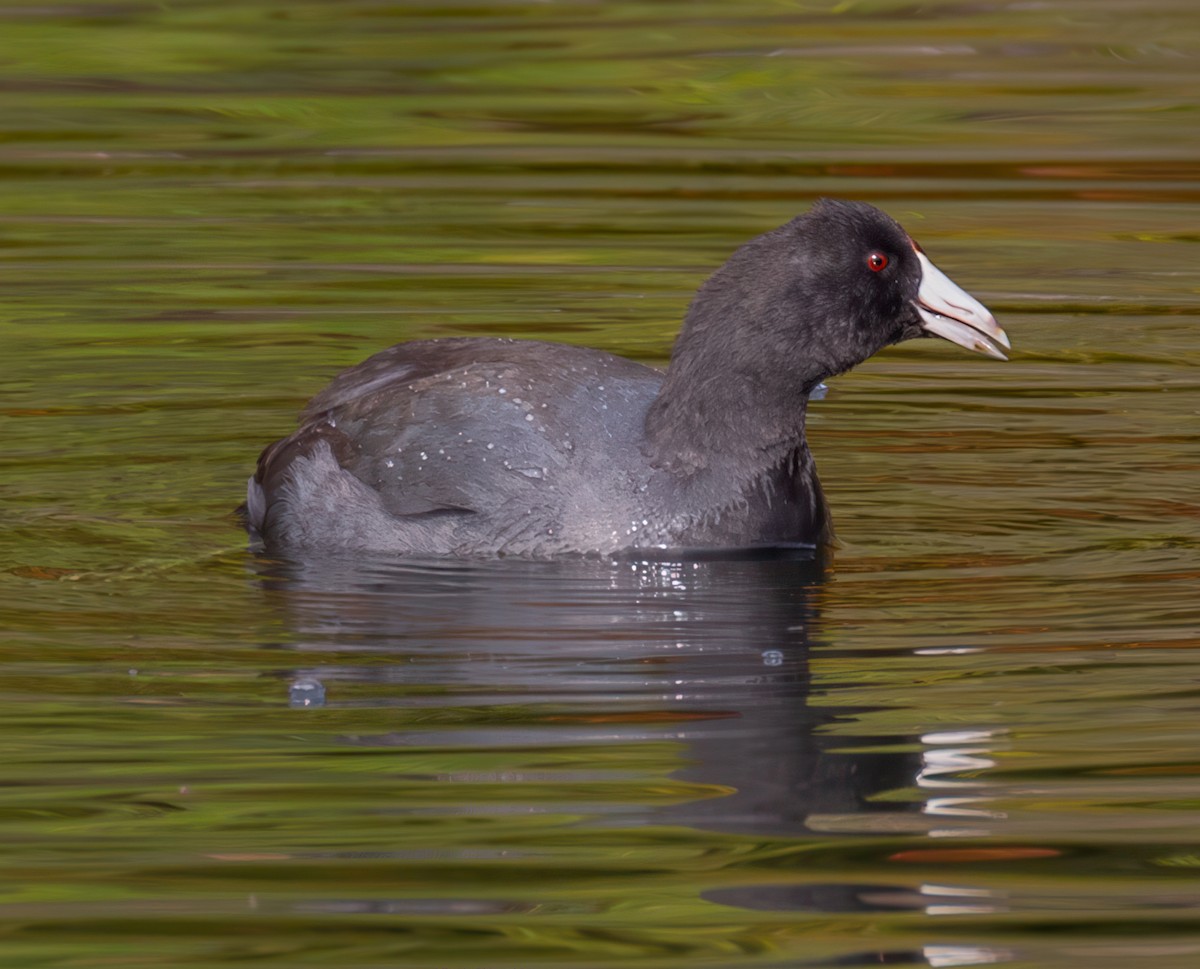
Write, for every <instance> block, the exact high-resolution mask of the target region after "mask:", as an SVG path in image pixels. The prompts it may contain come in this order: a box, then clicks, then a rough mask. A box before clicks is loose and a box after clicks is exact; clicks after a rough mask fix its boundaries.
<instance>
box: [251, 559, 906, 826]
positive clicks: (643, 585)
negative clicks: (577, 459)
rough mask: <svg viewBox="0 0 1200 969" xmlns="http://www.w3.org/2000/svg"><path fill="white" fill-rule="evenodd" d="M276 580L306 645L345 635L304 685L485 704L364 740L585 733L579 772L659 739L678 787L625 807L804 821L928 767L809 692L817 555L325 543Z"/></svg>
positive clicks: (607, 768) (269, 583)
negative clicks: (436, 722)
mask: <svg viewBox="0 0 1200 969" xmlns="http://www.w3.org/2000/svg"><path fill="white" fill-rule="evenodd" d="M262 578H263V581H264V584H265V586H266V588H267V589H268V590H269V592H270V595H271V597H272V599H273V600H274V601H275V602H276V603H277V604H278V605H279V606H280V607H281V608H282V609H283V611H284V612H285V613H286V616H287V619H288V621H289V623H290V624H291V625H292V626H293V628H294V630H295V635H296V638H297V642H298V645H301V646H303V647H304V648H305V649H320V650H321V651H322V652H328V651H331V650H332V651H345V653H344V655H345V661H344V662H338V663H336V664H333V665H327V666H324V667H316V668H310V669H307V670H303V671H301V672H300V673H299V674H298V678H299V682H300V685H301V687H302V688H301V690H300V692H299V694H298V695H299V696H300V697H301V699H303V698H305V697H307V698H308V699H309V700H311V699H312V697H314V696H317V695H319V694H318V693H317V692H316V691H317V690H318V689H324V690H326V691H327V692H328V694H329V702H331V703H333V704H336V703H338V702H339V698H338V693H339V690H338V687H337V684H338V682H339V681H345V680H369V681H370V682H372V683H375V684H394V685H395V687H396V695H395V697H394V699H389V700H387V701H386V702H388V703H391V704H394V705H396V706H397V707H403V706H406V705H409V704H413V703H420V704H436V706H438V707H439V708H443V709H445V710H449V711H452V710H454V709H455V708H463V707H469V708H470V709H471V710H472V711H473V714H472V716H471V717H470V718H469V721H470V722H469V723H468V724H467V725H461V724H460V725H456V726H455V727H454V728H453V729H437V728H432V727H429V726H425V725H421V724H416V725H413V726H410V727H408V728H405V729H401V730H398V731H396V732H394V733H389V734H386V735H375V736H362V737H357V738H355V739H354V740H353V741H352V742H353V743H356V744H368V745H379V746H395V747H396V748H397V749H403V748H406V747H412V746H439V747H441V746H447V745H453V746H454V747H457V748H468V749H473V750H478V751H494V752H503V751H506V750H511V749H518V748H530V747H553V748H562V747H579V748H583V749H587V750H589V751H591V754H590V755H589V761H590V763H589V764H588V765H581V766H580V767H579V768H578V769H577V770H576V771H574V772H573V773H572V775H571V776H572V778H573V783H581V782H586V781H588V780H595V781H606V782H607V781H611V780H612V778H613V776H614V773H613V772H614V771H616V772H617V774H618V775H622V776H624V775H625V774H628V772H629V770H630V763H629V762H626V760H624V759H623V758H624V757H625V756H626V755H627V754H629V752H631V751H637V750H638V749H643V750H648V749H651V748H653V749H654V750H655V751H657V753H656V755H655V757H654V764H655V767H656V770H661V771H662V773H664V774H665V773H669V775H670V781H669V782H668V788H669V790H670V792H671V800H672V803H670V804H669V805H665V806H663V805H661V804H657V805H655V804H650V805H647V804H645V803H644V798H641V797H640V796H637V795H635V796H633V797H631V800H630V801H629V802H625V803H615V804H611V805H608V806H604V805H599V806H597V810H598V811H601V812H604V813H608V814H619V815H620V816H621V823H622V824H674V825H687V826H691V827H699V828H706V829H713V830H717V829H719V830H723V831H730V832H747V833H757V834H764V835H767V834H770V835H793V834H801V833H805V832H808V831H810V830H811V828H810V826H809V824H808V819H809V818H810V817H811V816H812V815H823V816H824V815H845V814H849V813H854V812H863V811H870V810H872V809H873V808H872V805H871V798H872V797H873V796H874V795H876V794H878V793H879V792H881V791H887V790H891V789H895V788H902V787H906V786H911V785H912V784H913V778H914V775H915V773H916V771H917V769H918V767H919V764H918V762H917V761H916V759H915V755H911V754H896V753H871V754H860V753H847V752H844V751H842V750H840V749H838V748H839V744H838V743H837V742H836V741H835V739H834V738H832V737H827V736H824V735H823V734H822V733H821V732H820V728H821V727H823V726H825V725H828V724H830V723H831V722H833V721H834V720H835V719H836V718H837V717H839V716H846V715H847V714H848V713H850V712H852V711H847V710H844V709H838V708H836V707H835V706H832V705H831V706H829V707H813V706H810V705H809V702H808V700H809V692H810V688H811V684H810V677H809V650H810V646H811V644H812V642H813V638H814V636H815V635H816V627H817V625H818V623H819V614H818V604H819V598H820V594H821V583H822V569H821V566H820V565H819V564H818V563H817V562H815V561H812V560H807V561H805V560H793V561H788V560H781V559H774V560H747V559H715V560H707V561H677V562H670V561H662V562H645V561H637V562H634V561H627V562H609V561H587V560H574V561H560V562H554V563H532V562H525V563H519V562H513V561H508V562H505V563H475V564H467V563H463V562H449V561H446V560H438V561H433V562H423V563H416V562H396V561H388V562H376V563H370V562H366V563H364V562H361V561H356V562H349V561H346V560H337V559H334V560H330V559H325V560H323V561H320V562H313V561H307V562H306V563H304V564H293V565H290V566H284V565H280V564H277V563H275V564H264V566H263V570H262ZM363 652H365V653H368V654H369V655H370V656H371V657H372V660H373V661H372V662H371V664H370V665H369V666H367V665H364V664H361V663H358V662H356V660H357V658H358V656H359V655H360V654H361V653H363ZM393 655H394V656H395V658H396V661H395V662H394V663H389V662H380V657H381V656H393ZM414 687H419V688H420V691H421V692H420V693H419V695H414V692H413V688H414ZM430 690H437V691H438V692H437V693H436V695H435V696H432V697H431V696H430V695H429V691H430ZM294 695H297V694H295V692H294ZM488 710H492V711H494V712H495V714H496V715H495V716H494V717H489V716H488V715H487V711H488ZM664 744H665V745H666V746H665V747H664V746H663V745H664ZM663 751H667V752H668V753H667V754H664V753H663ZM614 752H618V753H614ZM621 752H623V753H621ZM664 756H666V758H667V759H666V760H665V761H664V759H663V758H664ZM638 762H639V758H637V757H634V758H633V763H635V764H636V763H638ZM639 771H640V768H639V769H636V770H635V773H639ZM639 776H640V774H639ZM520 778H521V773H520V771H519V770H517V771H515V772H514V771H507V772H506V780H507V781H509V782H519V781H520ZM656 783H659V786H660V787H661V775H660V781H659V782H656ZM636 788H637V785H631V787H630V790H631V793H632V792H633V791H634V790H635V789H636ZM606 790H607V791H609V792H610V793H611V788H610V787H606ZM655 800H657V801H660V800H661V798H656V799H655ZM887 810H888V811H891V812H895V811H896V810H898V808H897V806H896V805H894V804H892V805H888V807H887Z"/></svg>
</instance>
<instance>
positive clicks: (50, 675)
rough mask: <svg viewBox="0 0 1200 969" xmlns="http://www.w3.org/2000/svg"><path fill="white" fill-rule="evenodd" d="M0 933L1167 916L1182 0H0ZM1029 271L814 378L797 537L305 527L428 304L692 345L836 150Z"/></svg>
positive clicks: (1136, 928) (1124, 954)
mask: <svg viewBox="0 0 1200 969" xmlns="http://www.w3.org/2000/svg"><path fill="white" fill-rule="evenodd" d="M0 36H3V38H4V40H3V42H2V44H3V47H4V49H5V51H6V52H7V54H6V56H5V57H4V58H3V59H0V300H2V302H0V307H2V309H0V352H2V353H3V359H4V364H3V368H2V369H0V427H2V431H0V433H2V440H3V442H4V445H5V446H4V448H3V452H2V453H0V644H2V652H0V663H2V667H0V669H2V674H3V676H2V679H0V684H2V687H0V688H2V689H3V699H4V703H3V705H2V706H0V744H2V745H3V754H4V756H3V758H2V761H3V766H2V767H0V785H2V786H0V825H2V828H0V830H2V833H3V835H4V837H3V838H2V839H0V842H2V843H3V845H4V848H3V849H2V850H3V855H4V870H5V875H6V877H5V878H4V887H3V890H2V892H0V931H2V932H3V936H2V937H0V938H2V940H3V942H2V945H0V966H12V967H14V969H15V967H20V969H27V967H31V966H47V967H87V966H112V965H120V966H138V965H147V966H160V965H161V966H168V965H169V966H213V967H216V966H228V965H231V964H244V963H246V962H249V961H253V962H255V963H256V964H260V965H268V966H288V967H291V966H299V965H325V966H338V967H344V966H392V965H406V966H418V967H431V969H432V967H447V966H462V967H484V966H486V967H489V969H491V967H501V966H514V967H515V966H521V967H525V966H562V967H598V969H607V967H615V966H620V967H625V966H629V967H634V966H637V967H642V966H644V967H655V969H659V967H661V969H675V967H679V966H684V965H687V966H695V965H699V966H713V967H717V966H729V967H732V966H738V967H743V966H763V967H776V966H789V967H791V966H834V965H877V964H880V963H909V964H917V965H930V966H959V965H979V964H992V963H994V964H1009V965H1013V966H1021V967H1024V966H1037V967H1048V969H1050V967H1052V969H1059V967H1074V966H1081V967H1082V966H1086V967H1096V966H1100V967H1103V966H1112V967H1114V969H1116V967H1125V966H1129V965H1143V964H1145V965H1155V966H1162V967H1167V969H1172V967H1176V966H1177V967H1181V969H1182V967H1191V966H1194V965H1195V964H1196V961H1197V959H1198V958H1200V934H1198V932H1197V925H1198V924H1200V922H1198V920H1197V908H1198V906H1200V880H1198V878H1197V876H1198V874H1200V871H1198V869H1200V834H1198V832H1200V817H1198V814H1197V806H1198V805H1200V765H1198V764H1197V758H1196V750H1197V749H1198V747H1200V735H1198V729H1197V724H1198V722H1200V721H1198V719H1197V713H1196V711H1197V697H1198V695H1200V694H1198V689H1197V684H1198V682H1200V660H1197V658H1196V654H1195V653H1194V652H1193V650H1194V649H1195V648H1196V647H1197V646H1198V645H1200V596H1198V595H1197V589H1198V588H1200V565H1198V562H1200V555H1198V552H1200V475H1198V473H1197V472H1198V471H1200V457H1198V455H1200V380H1198V379H1197V373H1198V370H1197V367H1198V366H1200V329H1198V321H1197V314H1198V310H1200V269H1198V268H1197V267H1198V265H1200V263H1198V260H1197V241H1198V240H1200V235H1198V234H1197V229H1196V226H1197V225H1198V224H1200V204H1198V203H1200V177H1198V176H1200V162H1197V156H1196V106H1195V98H1194V96H1193V94H1194V92H1195V90H1196V85H1197V80H1198V78H1197V63H1198V61H1197V57H1198V56H1200V14H1198V13H1197V12H1196V11H1195V5H1194V4H1193V3H1191V2H1190V0H1188V2H1184V0H1175V2H1171V0H1154V2H1151V3H1147V4H1141V5H1139V6H1138V8H1137V12H1136V15H1135V14H1133V13H1131V12H1130V8H1129V5H1128V4H1124V3H1108V2H1103V0H1078V2H1071V0H1057V2H1055V0H1048V2H1045V3H1037V4H1030V3H1016V2H999V3H989V4H983V3H979V4H974V3H941V2H934V3H925V4H911V3H893V2H877V3H874V2H873V3H867V2H860V3H855V2H846V3H838V4H835V3H821V4H817V3H811V4H795V3H782V2H778V3H776V2H767V0H754V2H747V3H739V4H718V3H689V4H680V3H672V2H666V0H662V2H639V3H605V4H592V3H566V2H564V3H511V4H504V5H499V4H496V5H474V4H458V3H440V4H426V5H420V4H386V3H374V2H359V0H352V2H347V3H339V4H324V3H307V4H306V3H289V4H286V5H281V4H275V3H262V2H250V3H243V4H239V5H236V6H234V5H229V4H218V3H208V2H191V3H177V4H150V3H140V2H136V0H135V2H131V3H123V4H113V3H77V4H71V5H65V6H33V5H9V6H7V7H5V8H4V9H3V10H0ZM820 195H837V196H845V197H853V198H861V199H865V200H868V201H871V202H874V203H876V204H879V205H881V206H883V207H884V208H886V209H887V210H888V211H889V212H890V213H892V214H893V215H895V216H896V217H897V218H898V219H899V220H900V221H901V222H902V223H904V225H905V226H906V227H907V228H908V229H909V230H910V231H911V232H912V233H913V234H914V235H915V236H916V237H917V238H918V239H919V240H920V241H921V243H922V245H923V246H924V247H925V249H926V250H927V251H928V252H929V253H930V254H931V255H932V256H933V257H934V258H935V259H936V260H937V261H938V263H939V264H940V265H941V266H942V268H944V269H945V270H946V271H947V272H949V273H950V275H952V276H953V277H954V278H955V279H956V281H958V282H960V283H962V284H963V285H964V286H965V287H966V288H968V289H969V290H970V291H971V292H973V293H974V294H975V295H977V296H978V297H980V298H981V299H982V300H983V301H984V302H986V303H987V304H988V305H989V306H990V307H991V308H992V309H993V310H995V311H996V314H997V316H998V317H999V318H1000V320H1001V322H1002V324H1003V325H1004V326H1005V328H1006V329H1007V330H1008V332H1009V334H1010V335H1011V336H1012V338H1013V341H1014V345H1015V347H1016V351H1015V352H1014V354H1013V359H1012V360H1011V361H1010V362H1009V363H1007V364H999V363H997V362H995V361H990V360H986V359H982V358H979V357H975V356H972V355H969V354H966V353H963V352H961V351H959V350H957V349H955V348H953V347H951V346H949V345H947V344H944V343H939V342H935V341H921V342H920V343H919V344H913V345H906V346H902V347H898V348H894V349H889V350H887V351H885V352H884V353H882V354H881V355H879V357H877V358H876V359H874V360H872V361H871V362H869V363H868V364H866V365H865V366H863V367H861V368H859V369H858V370H856V371H855V372H853V373H851V374H848V375H845V376H843V377H839V378H837V379H836V380H835V381H832V382H831V386H830V390H829V394H828V396H827V397H826V399H825V400H823V401H821V402H820V403H819V404H818V405H815V406H814V408H813V410H812V412H811V415H810V436H811V439H812V444H813V449H814V452H815V454H816V457H817V461H818V464H819V466H820V468H821V473H822V479H823V481H824V484H825V488H826V491H827V493H828V496H829V498H830V501H831V503H832V505H833V509H834V514H835V521H836V524H837V528H838V533H839V536H840V539H841V543H842V544H841V547H840V548H839V549H837V550H836V552H835V553H834V555H833V556H832V559H831V560H830V561H828V562H825V563H817V562H813V561H802V560H801V561H786V560H775V561H719V560H718V561H704V562H671V561H666V562H655V563H648V562H621V563H611V562H596V561H567V562H559V563H528V562H526V563H521V562H516V563H514V562H476V563H466V562H457V563H454V562H429V561H420V562H415V561H414V562H404V561H385V560H369V561H354V562H346V561H336V560H328V559H326V560H319V561H309V562H278V561H271V560H267V559H262V558H258V557H256V556H255V555H253V554H252V553H251V552H250V551H248V550H247V548H246V544H245V541H244V537H243V535H242V534H241V532H240V531H239V529H238V527H237V523H236V521H235V520H234V518H233V517H232V515H231V509H232V508H233V506H234V505H236V504H237V502H238V501H239V500H240V497H241V493H242V489H243V487H244V481H245V477H246V475H247V474H248V473H249V471H250V470H251V468H252V466H253V460H254V457H255V455H256V454H257V452H258V450H259V449H260V448H261V447H262V446H263V445H264V444H266V443H267V442H269V441H271V440H273V439H274V438H276V437H278V436H280V435H282V434H284V433H286V432H287V430H288V429H289V427H290V426H291V423H292V420H293V418H294V414H295V413H296V411H298V410H299V408H300V406H301V405H302V404H303V401H304V400H305V399H306V398H307V397H308V396H310V395H311V394H312V393H314V392H315V391H316V390H317V389H319V388H320V386H322V385H323V383H324V382H325V381H326V380H327V379H328V378H329V377H330V376H331V375H332V373H334V372H335V371H336V370H337V369H338V368H340V367H342V366H346V365H349V364H352V363H354V362H356V361H357V360H359V359H361V358H362V357H364V356H366V355H367V354H368V353H370V352H373V351H374V350H377V349H379V348H382V347H384V346H387V345H388V344H391V343H393V342H396V341H398V340H401V339H407V338H415V337H428V336H455V335H507V336H520V337H537V338H542V339H556V340H565V341H568V342H573V343H580V344H587V345H591V346H598V347H602V348H604V349H608V350H612V351H614V352H618V353H623V354H626V355H630V356H633V357H636V358H638V359H642V360H645V361H648V362H652V363H662V362H664V361H665V359H666V356H667V354H668V352H669V349H670V344H671V340H672V337H673V335H674V332H675V329H676V327H677V323H678V320H679V319H680V317H681V316H682V313H683V311H684V309H685V307H686V305H687V301H688V299H689V298H690V296H691V294H692V292H694V290H695V287H696V286H697V285H698V284H699V283H700V282H701V281H702V279H703V278H704V277H705V275H706V273H708V272H709V271H711V270H712V269H713V268H714V267H715V266H716V265H718V264H719V263H720V261H721V260H722V259H723V258H724V257H725V255H727V254H728V253H729V252H730V251H731V250H732V249H733V248H734V247H735V246H737V245H738V244H739V243H741V242H743V241H745V240H746V239H748V238H749V237H751V236H752V235H754V234H756V233H758V232H761V231H764V230H765V229H768V228H771V227H773V226H775V225H777V224H779V223H781V222H783V221H784V220H786V219H788V218H790V217H791V216H792V215H794V214H796V213H797V212H799V211H801V210H803V209H804V208H805V207H806V206H807V205H808V204H810V202H811V201H812V199H813V198H815V197H817V196H820Z"/></svg>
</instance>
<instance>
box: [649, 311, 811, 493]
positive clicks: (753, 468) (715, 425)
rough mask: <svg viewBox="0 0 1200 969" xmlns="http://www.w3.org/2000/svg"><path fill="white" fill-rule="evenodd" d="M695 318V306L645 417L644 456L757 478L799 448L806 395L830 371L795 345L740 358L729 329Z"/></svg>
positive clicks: (685, 468) (676, 467)
mask: <svg viewBox="0 0 1200 969" xmlns="http://www.w3.org/2000/svg"><path fill="white" fill-rule="evenodd" d="M694 315H695V307H693V312H691V313H689V316H688V320H687V321H686V323H685V325H684V328H683V330H682V331H681V332H680V335H679V339H678V340H677V341H676V344H675V351H674V353H673V354H672V357H671V364H670V366H669V367H668V369H667V372H666V375H665V377H664V378H663V383H662V387H661V389H660V390H659V393H658V396H657V397H656V398H655V399H654V401H653V402H652V403H651V405H650V409H649V411H648V412H647V415H646V427H645V435H646V452H647V456H648V457H649V459H650V460H651V462H652V463H653V464H654V465H655V466H656V467H660V468H663V469H666V470H670V471H673V472H676V473H679V474H685V475H686V474H691V473H693V472H696V471H701V470H704V469H713V470H716V469H717V468H723V469H724V470H726V471H727V473H736V475H737V476H738V477H743V478H752V477H755V476H756V475H757V474H760V473H762V472H765V471H767V470H769V469H771V468H774V467H776V466H778V465H779V463H780V462H781V461H782V460H784V459H785V457H786V456H787V455H788V454H789V453H790V452H792V451H794V450H796V449H797V448H800V447H803V445H804V417H805V412H806V410H807V406H808V395H809V394H810V393H811V391H812V389H813V388H814V387H816V386H817V385H818V384H819V383H820V382H821V380H822V379H823V378H824V376H826V375H827V374H828V373H829V372H830V368H829V367H828V366H827V365H822V362H821V359H820V355H819V353H806V352H804V351H805V348H804V347H803V346H799V347H798V346H797V345H796V344H795V343H793V344H792V345H790V346H788V347H786V348H785V347H778V348H772V349H773V350H774V351H775V352H774V354H772V356H770V357H768V358H767V359H763V357H762V356H754V357H753V358H747V359H740V358H739V355H738V351H739V349H740V345H739V343H738V342H737V341H731V340H728V339H727V338H724V339H723V337H725V336H726V335H727V333H728V331H727V329H725V328H723V327H714V326H711V325H705V324H710V323H711V322H712V321H710V320H705V319H700V320H696V319H694V318H693V317H694ZM697 324H699V325H697ZM797 351H799V352H797Z"/></svg>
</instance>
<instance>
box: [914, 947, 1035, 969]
mask: <svg viewBox="0 0 1200 969" xmlns="http://www.w3.org/2000/svg"><path fill="white" fill-rule="evenodd" d="M921 955H923V956H924V957H925V959H926V961H927V962H928V963H929V964H930V965H931V966H934V967H935V969H938V967H941V966H990V965H994V964H995V963H997V962H1008V961H1009V960H1010V959H1012V957H1013V954H1012V953H1011V952H1009V951H1008V950H1007V949H984V948H983V947H981V946H975V945H927V946H925V947H924V948H923V949H922V950H921Z"/></svg>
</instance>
